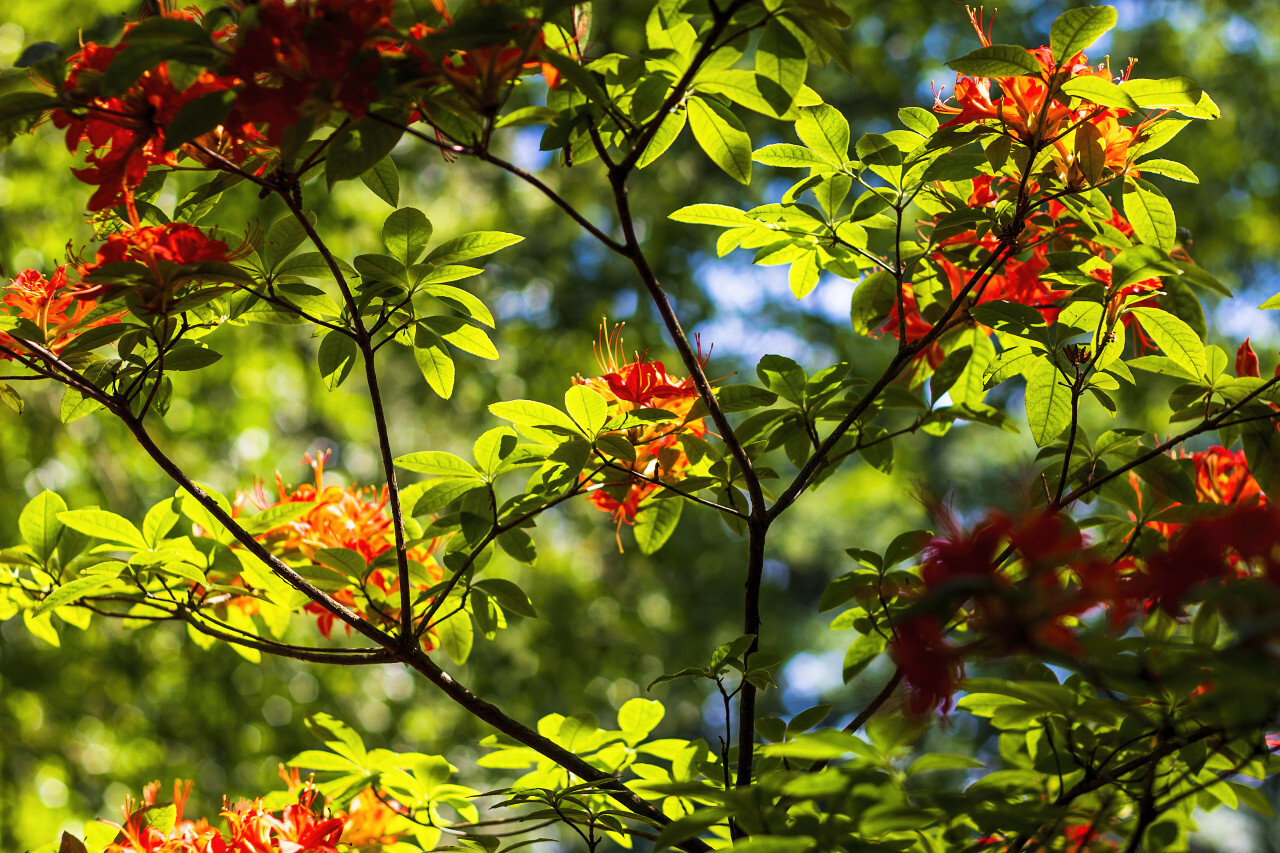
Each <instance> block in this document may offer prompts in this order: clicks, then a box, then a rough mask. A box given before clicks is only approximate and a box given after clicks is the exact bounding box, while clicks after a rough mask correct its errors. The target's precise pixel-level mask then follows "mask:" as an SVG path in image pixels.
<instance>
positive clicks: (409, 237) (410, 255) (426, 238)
mask: <svg viewBox="0 0 1280 853" xmlns="http://www.w3.org/2000/svg"><path fill="white" fill-rule="evenodd" d="M431 231H432V228H431V221H430V220H429V219H427V215H426V214H425V213H423V212H422V211H421V210H418V209H417V208H413V207H402V208H400V209H399V210H397V211H395V212H394V213H392V214H391V215H390V216H388V217H387V219H386V221H385V222H383V223H382V243H383V245H384V246H386V247H387V251H388V252H390V253H391V254H392V255H394V256H395V258H396V260H398V261H400V262H401V263H402V264H404V265H405V266H406V267H408V266H412V265H413V264H416V263H417V262H418V258H420V257H422V253H423V252H424V251H425V250H426V248H427V243H429V242H431Z"/></svg>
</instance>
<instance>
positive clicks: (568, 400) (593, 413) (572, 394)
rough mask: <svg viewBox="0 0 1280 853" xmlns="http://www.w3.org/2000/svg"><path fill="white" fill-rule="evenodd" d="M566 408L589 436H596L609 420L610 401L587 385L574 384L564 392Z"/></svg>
mask: <svg viewBox="0 0 1280 853" xmlns="http://www.w3.org/2000/svg"><path fill="white" fill-rule="evenodd" d="M564 408H565V411H566V412H568V413H569V417H571V418H573V420H574V422H575V423H576V424H577V425H578V428H579V429H580V430H581V431H582V432H583V434H584V435H586V436H587V437H588V438H594V437H595V435H596V433H598V432H600V428H601V427H603V426H604V425H605V421H607V420H609V404H608V402H607V401H606V400H605V399H604V397H602V396H601V395H600V393H599V392H598V391H594V390H592V389H591V388H588V387H587V386H586V385H574V386H572V387H570V388H569V390H568V391H566V392H564Z"/></svg>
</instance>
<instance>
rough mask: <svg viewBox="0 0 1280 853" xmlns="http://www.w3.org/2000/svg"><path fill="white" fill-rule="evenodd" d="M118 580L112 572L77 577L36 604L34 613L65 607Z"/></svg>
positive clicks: (37, 614)
mask: <svg viewBox="0 0 1280 853" xmlns="http://www.w3.org/2000/svg"><path fill="white" fill-rule="evenodd" d="M119 565H121V566H122V567H123V565H124V564H123V563H121V564H119ZM118 580H119V578H118V577H117V576H116V575H111V574H93V575H86V576H84V577H80V578H76V579H75V580H73V581H71V582H70V583H65V584H63V585H62V586H60V587H58V588H57V589H55V590H54V591H53V592H51V593H49V594H48V595H47V596H45V598H44V599H43V600H42V601H41V602H40V603H39V604H38V605H37V606H36V608H35V611H34V613H33V615H35V616H40V615H43V614H45V613H48V612H49V611H50V610H53V609H54V608H55V607H63V606H65V605H68V604H72V603H74V602H76V601H79V600H80V599H82V598H84V597H85V596H86V595H88V594H89V593H91V592H93V591H94V590H95V589H99V588H101V587H104V586H107V585H108V584H113V583H116V582H117V581H118Z"/></svg>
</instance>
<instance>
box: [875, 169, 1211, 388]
mask: <svg viewBox="0 0 1280 853" xmlns="http://www.w3.org/2000/svg"><path fill="white" fill-rule="evenodd" d="M1032 188H1033V189H1034V188H1035V184H1034V182H1033V183H1032ZM1018 191H1019V186H1018V182H1017V181H1015V180H1012V179H1009V178H997V177H993V176H990V175H980V176H978V177H977V178H975V179H974V180H973V189H972V191H971V192H970V195H969V198H968V200H967V206H968V207H969V208H970V209H980V208H987V209H991V210H994V209H995V208H997V207H998V206H1000V205H1001V204H1002V203H1003V204H1008V203H1009V202H1010V201H1012V200H1013V198H1014V197H1015V196H1016V194H1017V192H1018ZM940 218H941V216H940V217H939V220H940ZM937 221H938V220H935V223H934V224H935V225H936V224H937ZM1095 226H1096V227H1097V228H1099V229H1102V230H1104V231H1106V230H1114V232H1116V233H1117V234H1118V235H1119V236H1120V237H1123V238H1124V239H1126V240H1131V239H1132V238H1133V236H1134V231H1133V226H1132V225H1130V224H1129V222H1128V221H1127V220H1126V219H1125V218H1124V216H1123V215H1121V213H1120V212H1119V211H1118V210H1116V209H1115V208H1114V207H1113V208H1111V216H1110V219H1107V220H1105V221H1101V222H1098V223H1095ZM1097 237H1098V235H1097V234H1096V233H1094V232H1092V231H1089V230H1088V229H1085V228H1083V227H1081V225H1080V222H1079V218H1078V216H1077V215H1076V214H1075V213H1074V212H1072V211H1071V210H1070V209H1069V208H1068V207H1066V206H1065V205H1064V204H1062V203H1061V202H1060V201H1056V200H1053V201H1049V202H1048V203H1046V204H1045V206H1044V210H1043V211H1042V212H1039V213H1037V214H1035V215H1034V216H1032V217H1030V218H1029V219H1028V220H1027V222H1026V224H1025V226H1024V228H1023V231H1022V233H1021V235H1020V236H1019V238H1018V246H1019V248H1020V249H1021V250H1022V251H1021V252H1020V254H1019V255H1016V256H1012V257H1007V258H1006V259H1005V260H1004V261H1003V262H1002V263H1000V264H998V265H995V266H994V267H993V268H992V269H986V266H987V265H988V263H989V262H990V261H991V259H992V256H993V255H994V254H995V252H996V251H998V249H999V245H1000V241H999V239H998V237H997V236H996V235H995V234H994V233H992V232H991V231H990V230H984V231H982V232H979V231H978V230H976V229H968V230H965V231H962V232H961V233H959V234H955V235H953V236H950V237H946V238H944V239H942V240H940V241H938V243H937V247H936V249H935V251H934V252H933V253H932V254H931V255H930V257H929V263H930V267H931V269H932V270H933V272H934V274H935V277H936V279H937V283H936V284H934V285H933V286H932V287H931V286H930V284H931V283H930V282H926V281H924V280H920V281H916V282H914V283H912V282H904V283H903V285H902V299H903V307H904V308H905V312H904V313H905V316H906V332H905V335H906V339H907V340H908V341H917V340H919V339H920V338H923V337H924V336H925V335H926V334H928V333H929V331H930V330H931V329H932V328H933V323H931V322H930V321H929V320H927V319H925V317H924V316H923V315H922V313H921V308H920V306H919V304H918V303H919V301H920V298H919V297H918V296H917V292H919V291H922V290H933V289H936V290H939V291H941V293H942V298H941V301H942V302H943V303H944V304H945V303H947V302H950V301H952V300H954V299H955V298H956V297H958V296H959V295H960V293H961V292H963V291H964V289H965V288H966V287H967V286H969V285H970V283H971V281H972V280H973V279H974V277H975V276H978V275H980V276H981V277H980V278H979V279H978V281H979V283H978V286H977V287H976V288H974V289H973V290H971V291H970V292H969V296H968V302H969V304H971V305H977V304H982V303H985V302H995V301H1007V302H1016V303H1018V304H1020V305H1026V306H1028V307H1030V308H1034V309H1035V310H1036V311H1037V312H1038V313H1039V314H1040V315H1041V316H1042V317H1043V318H1044V319H1045V322H1047V323H1053V322H1055V321H1056V320H1057V318H1058V314H1059V312H1060V310H1061V307H1062V303H1063V300H1064V298H1065V297H1067V296H1069V295H1070V293H1071V290H1070V289H1067V288H1066V287H1065V286H1064V285H1063V284H1062V283H1061V282H1059V281H1057V280H1055V279H1054V278H1053V277H1052V270H1051V269H1050V264H1049V255H1050V254H1051V253H1053V252H1064V251H1077V252H1084V253H1087V254H1089V255H1091V256H1093V257H1095V258H1098V259H1099V260H1100V261H1102V262H1103V263H1102V264H1101V265H1099V266H1096V267H1094V268H1092V269H1090V270H1089V271H1088V273H1087V275H1088V276H1089V277H1090V278H1092V279H1093V280H1095V281H1097V282H1098V283H1100V284H1101V285H1102V286H1103V287H1104V289H1105V296H1104V300H1105V305H1106V306H1107V310H1108V317H1109V318H1110V317H1111V316H1112V315H1113V314H1116V313H1118V312H1119V309H1120V307H1121V306H1122V305H1123V304H1124V303H1125V301H1126V299H1127V298H1128V297H1129V296H1133V295H1137V294H1142V293H1151V294H1152V299H1150V300H1145V301H1143V302H1140V303H1137V304H1138V305H1139V306H1141V307H1160V305H1159V303H1158V301H1157V298H1156V291H1159V290H1160V279H1158V278H1148V279H1143V280H1141V281H1137V282H1132V283H1130V284H1126V285H1125V286H1123V287H1120V288H1115V287H1113V286H1112V280H1111V266H1110V261H1111V260H1112V259H1114V257H1115V255H1116V254H1118V252H1119V249H1118V248H1117V247H1116V246H1115V245H1113V244H1112V243H1110V242H1108V243H1103V242H1099V240H1098V239H1097ZM1173 255H1174V256H1175V257H1176V258H1177V259H1178V260H1179V261H1180V262H1181V263H1185V264H1190V263H1192V261H1191V258H1190V256H1188V255H1187V253H1186V251H1185V250H1183V249H1180V248H1179V249H1176V250H1175V251H1174V252H1173ZM1121 321H1122V322H1123V323H1124V324H1125V327H1126V329H1132V330H1134V337H1135V340H1137V341H1138V342H1139V343H1138V347H1139V348H1140V349H1141V348H1144V347H1148V346H1150V342H1149V341H1147V340H1146V338H1145V337H1144V335H1143V333H1142V331H1141V329H1140V327H1138V326H1137V324H1136V323H1134V322H1132V319H1131V317H1130V316H1128V315H1125V316H1123V317H1122V318H1121ZM900 325H901V322H900V320H899V318H898V308H897V306H896V305H895V306H894V307H893V308H892V310H891V312H890V314H889V319H888V321H887V322H886V323H885V325H884V327H883V332H885V333H887V334H890V335H893V336H897V335H898V334H899V328H900ZM922 355H923V357H924V358H926V359H927V360H928V362H929V364H931V365H933V366H936V365H937V363H938V362H939V361H941V359H942V350H941V349H940V348H939V347H938V346H937V345H936V344H935V346H933V347H932V348H929V349H926V350H925V351H924V352H923V353H922Z"/></svg>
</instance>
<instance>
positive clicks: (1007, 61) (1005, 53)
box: [947, 44, 1040, 77]
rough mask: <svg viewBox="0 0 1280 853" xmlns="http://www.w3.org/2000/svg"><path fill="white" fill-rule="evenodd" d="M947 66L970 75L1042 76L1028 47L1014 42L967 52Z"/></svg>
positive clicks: (1038, 65)
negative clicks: (1019, 45)
mask: <svg viewBox="0 0 1280 853" xmlns="http://www.w3.org/2000/svg"><path fill="white" fill-rule="evenodd" d="M947 67H948V68H950V69H951V70H952V71H955V72H957V73H959V74H965V75H968V76H970V77H1018V76H1021V75H1029V76H1032V77H1039V76H1040V63H1039V62H1037V61H1036V58H1035V57H1034V56H1033V55H1031V54H1030V53H1029V52H1028V51H1027V49H1026V48H1023V47H1018V46H1017V45H1013V44H992V45H988V46H986V47H980V48H978V49H977V50H972V51H970V52H969V53H966V54H965V55H964V56H962V57H960V58H959V59H953V60H952V61H950V62H948V63H947Z"/></svg>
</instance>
